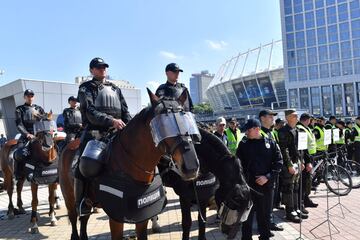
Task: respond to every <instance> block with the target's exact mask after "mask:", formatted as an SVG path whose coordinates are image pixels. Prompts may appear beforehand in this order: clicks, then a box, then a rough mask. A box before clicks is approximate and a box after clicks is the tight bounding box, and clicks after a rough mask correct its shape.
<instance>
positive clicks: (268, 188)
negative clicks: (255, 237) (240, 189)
mask: <svg viewBox="0 0 360 240" xmlns="http://www.w3.org/2000/svg"><path fill="white" fill-rule="evenodd" d="M250 186H251V187H252V188H253V189H254V190H255V191H257V192H258V193H260V194H261V195H260V194H257V193H254V192H251V198H252V201H253V203H254V206H253V207H252V209H251V211H250V214H249V217H248V219H247V220H246V221H245V222H244V223H243V225H242V240H251V239H252V227H253V218H254V214H256V220H257V224H258V230H259V233H260V238H259V239H261V240H267V239H270V210H271V209H272V202H273V201H272V198H273V194H274V183H273V182H272V181H270V180H269V181H268V182H267V183H266V184H264V185H263V186H260V185H258V184H256V183H253V184H250Z"/></svg>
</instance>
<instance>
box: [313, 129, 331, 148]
mask: <svg viewBox="0 0 360 240" xmlns="http://www.w3.org/2000/svg"><path fill="white" fill-rule="evenodd" d="M314 129H317V130H318V131H319V133H320V138H319V139H316V150H317V151H326V150H327V149H328V147H327V145H325V144H324V140H325V139H324V137H325V134H324V129H322V128H321V127H319V126H315V128H314Z"/></svg>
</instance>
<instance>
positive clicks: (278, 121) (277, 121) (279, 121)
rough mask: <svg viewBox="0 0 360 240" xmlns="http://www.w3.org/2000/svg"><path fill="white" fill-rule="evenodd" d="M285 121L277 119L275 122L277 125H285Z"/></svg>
mask: <svg viewBox="0 0 360 240" xmlns="http://www.w3.org/2000/svg"><path fill="white" fill-rule="evenodd" d="M284 122H285V121H284V120H283V119H281V118H277V119H276V120H275V124H279V123H284Z"/></svg>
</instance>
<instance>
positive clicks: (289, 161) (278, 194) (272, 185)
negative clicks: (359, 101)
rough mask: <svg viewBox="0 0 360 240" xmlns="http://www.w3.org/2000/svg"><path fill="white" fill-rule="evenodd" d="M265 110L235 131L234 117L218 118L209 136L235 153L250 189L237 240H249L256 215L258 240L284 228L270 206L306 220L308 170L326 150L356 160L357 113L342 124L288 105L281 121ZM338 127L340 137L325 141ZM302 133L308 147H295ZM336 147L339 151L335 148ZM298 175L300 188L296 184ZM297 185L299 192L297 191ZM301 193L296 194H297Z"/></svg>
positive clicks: (359, 157) (359, 149)
mask: <svg viewBox="0 0 360 240" xmlns="http://www.w3.org/2000/svg"><path fill="white" fill-rule="evenodd" d="M275 116H277V113H275V112H273V111H270V110H262V111H260V112H259V118H258V119H259V120H257V119H249V120H248V121H247V122H246V124H245V125H244V126H243V127H242V128H241V129H242V131H240V129H239V126H238V123H237V119H236V118H232V119H231V120H230V121H229V124H228V127H227V128H226V125H227V122H226V120H225V118H223V117H219V118H218V119H217V121H216V130H215V131H214V134H215V135H216V136H218V137H219V138H220V139H221V140H222V141H223V143H224V144H226V145H227V146H228V148H229V150H230V151H231V152H232V153H233V154H235V155H236V156H237V157H238V158H239V159H240V162H241V164H242V167H243V171H244V175H245V177H246V179H247V181H248V184H249V186H250V187H252V189H253V190H255V191H252V198H253V202H254V206H253V208H252V211H251V213H250V214H249V217H248V219H247V221H246V222H245V223H244V224H243V227H242V240H250V239H252V222H253V216H254V214H256V218H257V222H258V229H259V233H260V239H269V238H270V237H272V236H274V234H273V233H272V232H271V230H272V231H282V230H283V228H282V227H281V226H280V225H278V224H275V223H274V222H273V217H272V212H273V209H274V208H276V209H284V210H285V213H286V214H285V216H286V219H287V220H288V221H291V222H294V223H300V222H301V221H302V219H307V218H308V214H309V212H308V211H307V210H306V208H307V207H310V208H316V207H317V206H318V204H316V203H314V202H313V201H312V200H311V199H310V198H309V195H310V192H311V189H314V188H315V187H316V186H313V185H312V178H311V171H312V168H313V166H314V163H315V161H316V159H319V158H321V156H324V155H325V154H324V153H325V152H327V153H335V152H336V151H338V154H345V155H346V156H345V157H347V158H348V159H353V160H355V161H357V162H360V117H357V118H356V120H355V123H352V122H346V123H345V122H344V121H342V120H340V119H337V118H336V117H335V116H331V117H330V118H329V119H328V120H327V119H326V118H324V117H319V118H316V117H313V116H311V115H310V114H308V113H303V114H301V116H300V118H299V116H298V113H297V112H296V111H295V110H293V109H288V110H285V119H281V118H277V119H276V120H275ZM335 128H338V129H339V135H340V136H339V140H338V141H336V142H335V141H334V140H333V138H332V142H331V144H330V145H325V142H324V141H325V133H324V132H325V130H326V129H335ZM299 132H304V133H306V135H307V150H298V134H299ZM340 149H341V151H339V150H340ZM300 175H301V177H302V181H301V183H302V186H300V185H299V184H300ZM300 188H301V190H300ZM300 193H301V195H300Z"/></svg>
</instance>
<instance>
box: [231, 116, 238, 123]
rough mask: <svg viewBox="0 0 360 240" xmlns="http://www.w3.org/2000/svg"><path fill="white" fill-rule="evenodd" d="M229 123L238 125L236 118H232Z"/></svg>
mask: <svg viewBox="0 0 360 240" xmlns="http://www.w3.org/2000/svg"><path fill="white" fill-rule="evenodd" d="M229 122H233V123H237V119H236V117H232V118H231V119H230V121H229Z"/></svg>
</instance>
